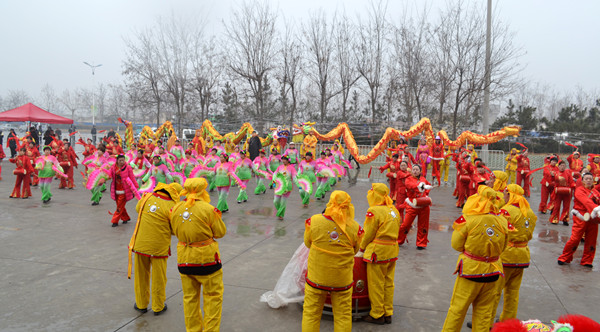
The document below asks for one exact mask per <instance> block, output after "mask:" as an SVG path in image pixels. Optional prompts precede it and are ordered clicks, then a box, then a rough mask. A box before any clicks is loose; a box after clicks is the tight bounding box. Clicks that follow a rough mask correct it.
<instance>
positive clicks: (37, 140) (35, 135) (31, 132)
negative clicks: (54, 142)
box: [29, 126, 40, 145]
mask: <svg viewBox="0 0 600 332" xmlns="http://www.w3.org/2000/svg"><path fill="white" fill-rule="evenodd" d="M29 135H30V136H31V138H32V139H33V141H34V143H33V144H34V145H39V144H40V133H39V132H38V130H37V128H35V126H31V128H29Z"/></svg>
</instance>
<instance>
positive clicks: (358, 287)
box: [355, 280, 365, 293]
mask: <svg viewBox="0 0 600 332" xmlns="http://www.w3.org/2000/svg"><path fill="white" fill-rule="evenodd" d="M355 287H356V291H357V292H359V293H360V292H362V291H364V290H365V281H364V280H358V281H356V286H355Z"/></svg>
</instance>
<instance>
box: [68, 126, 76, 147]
mask: <svg viewBox="0 0 600 332" xmlns="http://www.w3.org/2000/svg"><path fill="white" fill-rule="evenodd" d="M76 131H77V129H76V128H75V126H74V125H71V127H69V143H71V146H75V135H73V133H74V132H76Z"/></svg>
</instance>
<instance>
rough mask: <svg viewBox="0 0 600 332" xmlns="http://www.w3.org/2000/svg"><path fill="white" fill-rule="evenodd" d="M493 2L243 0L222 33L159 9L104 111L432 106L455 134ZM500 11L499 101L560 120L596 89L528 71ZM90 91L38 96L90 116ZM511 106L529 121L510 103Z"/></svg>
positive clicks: (188, 116) (296, 111)
mask: <svg viewBox="0 0 600 332" xmlns="http://www.w3.org/2000/svg"><path fill="white" fill-rule="evenodd" d="M484 5H485V4H484V3H479V2H470V3H468V4H467V3H465V2H463V1H460V0H457V1H450V2H448V5H447V7H446V8H445V9H443V10H440V11H439V12H437V13H432V12H430V11H429V9H428V7H426V6H425V7H423V8H417V9H411V8H406V9H405V10H404V11H403V12H402V13H390V12H388V9H387V5H386V2H383V1H376V0H374V1H371V2H370V3H368V4H367V7H366V10H364V11H363V14H357V15H354V16H348V15H347V14H346V13H345V12H339V11H338V12H335V13H325V12H322V11H316V12H313V13H310V15H309V16H308V18H307V19H306V20H303V21H294V20H290V19H287V18H285V17H283V16H281V15H280V14H279V13H278V12H277V11H276V10H275V9H274V8H272V7H270V5H269V4H268V3H267V2H245V3H242V4H241V5H239V6H238V7H237V8H234V9H233V10H232V14H231V17H230V19H229V20H228V21H225V22H223V33H221V34H217V35H211V34H209V33H208V32H207V31H208V30H209V29H208V27H207V23H206V21H203V20H197V19H185V18H181V17H174V16H171V17H167V18H160V19H158V20H157V22H156V24H155V25H154V26H151V27H148V28H146V29H143V30H141V31H138V32H135V33H133V34H132V35H130V36H125V37H124V43H125V45H126V48H125V49H126V54H125V56H124V61H123V64H122V69H123V82H122V83H121V84H117V85H103V84H99V85H97V86H96V88H95V90H94V92H95V100H96V105H97V110H98V114H97V119H99V121H107V122H114V121H116V118H117V117H123V118H126V119H130V120H133V121H134V122H137V123H156V124H157V125H159V124H161V123H162V122H164V121H165V120H171V121H173V122H174V123H175V124H176V127H178V128H179V129H181V128H183V127H185V126H187V125H189V124H191V123H196V124H198V123H200V122H201V121H202V120H204V119H212V120H213V122H220V123H224V124H238V123H241V122H245V121H249V122H251V123H253V124H254V125H255V126H256V127H257V128H259V129H261V128H263V129H264V128H265V127H268V126H269V125H274V124H282V123H284V124H285V123H287V124H289V123H291V122H301V121H308V120H312V121H317V122H318V123H319V124H320V125H321V124H322V125H324V126H327V124H329V125H332V124H337V123H338V122H342V121H344V122H349V123H360V124H361V126H364V125H365V124H368V126H369V130H370V132H372V131H374V130H376V129H377V128H379V127H380V129H381V128H385V127H387V126H390V125H391V126H394V127H398V128H407V127H408V126H410V125H412V124H414V122H415V121H417V120H418V119H419V118H422V117H429V118H431V119H432V121H433V123H434V125H435V126H436V127H437V128H438V129H445V130H446V131H448V132H449V134H450V135H451V136H454V137H455V136H456V135H457V134H459V133H460V132H461V131H462V130H464V129H471V130H477V129H476V128H477V125H479V123H480V108H481V105H482V99H483V90H484V88H485V86H484V75H485V64H484V59H485V7H484ZM493 22H494V25H493V29H492V30H493V31H492V36H493V38H492V64H491V68H492V69H491V79H492V82H491V86H490V88H491V92H492V101H493V103H495V104H500V103H501V102H502V101H505V100H508V98H513V100H514V101H515V104H516V105H519V106H521V105H522V107H523V108H527V107H530V108H531V107H532V108H533V111H532V112H531V116H532V117H533V118H536V119H537V118H539V119H541V118H542V117H544V116H545V117H546V118H547V119H550V120H552V119H555V118H557V117H559V115H560V110H561V108H562V107H564V106H568V105H570V104H577V105H580V107H587V105H589V100H595V98H596V97H594V96H597V93H588V94H586V93H584V91H583V90H582V89H579V90H578V91H576V92H575V93H573V94H561V93H554V92H552V89H550V88H548V87H545V86H539V85H534V84H528V83H527V82H524V81H523V80H522V79H521V78H520V77H519V73H520V69H521V66H520V64H519V63H518V60H519V56H520V55H521V53H522V50H521V48H520V47H519V46H517V45H514V44H513V42H512V40H513V33H512V32H511V31H510V30H509V27H508V26H507V25H506V24H505V23H504V22H502V21H500V20H499V19H497V18H494V20H493ZM31 100H32V99H31V98H29V96H26V94H25V93H24V92H22V91H9V93H8V95H6V96H4V97H2V96H0V108H4V109H9V108H12V107H16V106H19V105H20V104H22V103H25V102H29V101H31ZM91 100H92V91H91V90H90V89H83V88H73V89H70V90H65V91H63V92H62V93H55V92H54V91H53V90H52V88H51V86H46V87H44V89H43V90H42V91H41V94H40V96H39V98H38V99H37V102H38V104H40V106H42V107H45V108H48V109H49V110H51V111H57V112H59V113H64V114H67V115H70V116H76V115H77V114H78V113H79V114H80V115H81V116H84V119H89V118H90V117H91V116H89V115H90V112H89V110H90V105H91V104H92V102H91ZM509 106H510V105H509ZM512 107H513V109H514V107H515V106H514V105H513V106H512ZM508 112H510V110H509V111H508ZM513 113H514V111H513ZM504 118H505V123H510V122H514V121H516V123H517V124H521V123H522V122H523V119H515V118H513V115H510V114H509V115H508V116H505V117H504ZM500 124H501V123H495V124H494V125H495V126H496V127H497V126H499V125H500ZM510 124H514V123H510ZM537 125H538V123H535V125H533V127H536V126H537ZM492 127H494V126H492ZM533 127H532V128H533Z"/></svg>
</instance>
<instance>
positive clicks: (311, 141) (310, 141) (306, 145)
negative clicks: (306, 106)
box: [302, 130, 319, 156]
mask: <svg viewBox="0 0 600 332" xmlns="http://www.w3.org/2000/svg"><path fill="white" fill-rule="evenodd" d="M305 133H306V136H304V140H303V141H302V155H303V156H304V155H306V153H307V152H310V153H312V155H313V156H316V155H317V143H318V142H319V140H318V139H317V138H316V137H315V135H313V134H312V132H308V133H307V132H306V130H305Z"/></svg>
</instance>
